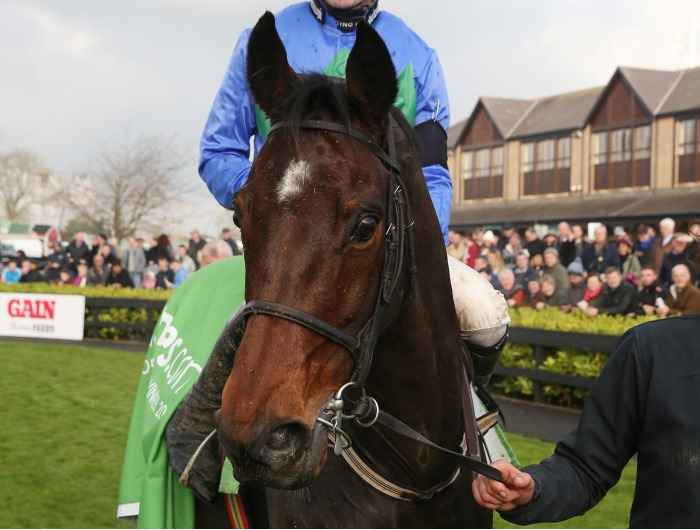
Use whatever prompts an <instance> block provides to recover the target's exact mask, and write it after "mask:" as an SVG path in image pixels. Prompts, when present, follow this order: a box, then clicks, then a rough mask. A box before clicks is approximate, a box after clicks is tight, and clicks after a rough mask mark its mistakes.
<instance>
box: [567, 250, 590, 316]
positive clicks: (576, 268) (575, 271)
mask: <svg viewBox="0 0 700 530" xmlns="http://www.w3.org/2000/svg"><path fill="white" fill-rule="evenodd" d="M566 272H567V273H568V275H569V293H568V295H567V297H566V303H565V304H564V306H563V309H564V310H565V311H569V310H571V308H573V307H576V305H577V304H578V303H579V302H580V301H581V300H583V295H584V294H585V292H586V282H585V273H584V271H583V265H582V264H581V260H580V259H575V260H574V261H572V262H571V263H570V264H569V266H568V267H567V268H566Z"/></svg>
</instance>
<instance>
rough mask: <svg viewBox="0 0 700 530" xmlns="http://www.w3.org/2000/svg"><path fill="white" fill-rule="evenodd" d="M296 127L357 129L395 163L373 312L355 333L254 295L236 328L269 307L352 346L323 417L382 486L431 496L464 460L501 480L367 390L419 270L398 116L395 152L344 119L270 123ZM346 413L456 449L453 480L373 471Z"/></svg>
mask: <svg viewBox="0 0 700 530" xmlns="http://www.w3.org/2000/svg"><path fill="white" fill-rule="evenodd" d="M290 128H299V129H305V130H315V131H325V132H332V133H338V134H342V135H345V136H350V137H352V138H354V139H355V140H357V141H359V142H360V143H362V144H364V145H365V146H366V147H368V148H369V149H370V150H371V151H372V153H373V154H374V155H375V156H376V157H377V158H378V159H379V160H380V161H381V162H382V164H383V165H384V166H385V167H386V168H387V169H388V170H389V173H390V183H389V190H388V197H387V220H386V223H385V226H386V227H387V228H386V231H385V234H384V237H385V246H384V265H383V269H382V272H381V282H380V286H379V293H378V296H377V300H376V303H375V306H374V312H373V314H372V316H371V317H370V318H369V319H368V321H367V322H366V323H365V324H364V325H363V326H362V328H361V329H360V330H359V332H358V333H357V334H356V335H351V334H349V333H347V332H346V331H344V330H342V329H339V328H337V327H335V326H333V325H331V324H329V323H328V322H325V321H324V320H321V319H319V318H317V317H315V316H313V315H311V314H309V313H306V312H305V311H302V310H300V309H297V308H294V307H291V306H287V305H283V304H278V303H275V302H270V301H266V300H251V301H249V302H247V303H246V304H245V305H244V306H243V307H241V309H240V310H239V311H238V313H237V314H236V315H235V316H234V319H233V329H234V330H236V335H238V337H242V335H243V332H244V331H245V323H246V320H247V319H248V318H249V317H250V316H253V315H266V316H269V317H274V318H279V319H282V320H287V321H289V322H293V323H295V324H297V325H299V326H302V327H305V328H307V329H309V330H311V331H313V332H314V333H316V334H318V335H320V336H322V337H324V338H325V339H327V340H329V341H331V342H333V343H335V344H337V345H339V346H341V347H342V348H343V349H344V350H345V351H347V353H348V354H349V355H350V357H351V358H352V360H353V373H352V376H351V378H350V381H349V382H348V383H346V384H344V385H343V386H342V387H341V388H340V389H339V390H338V391H337V392H336V394H335V395H334V397H333V398H332V399H331V400H330V401H329V403H328V404H327V405H326V407H325V408H324V409H323V410H322V412H321V414H320V415H319V417H318V418H317V420H316V421H317V422H319V423H321V424H323V425H325V426H326V427H327V428H328V431H329V441H330V442H331V445H332V446H333V449H334V453H335V454H336V455H338V456H342V457H343V458H344V460H345V461H346V462H347V463H348V465H350V467H351V468H352V469H353V470H354V471H355V472H356V473H357V474H358V475H359V476H360V477H361V478H362V479H363V480H365V481H366V482H368V483H369V484H370V485H371V486H373V487H374V488H375V489H377V490H379V491H381V492H382V493H384V494H386V495H389V496H390V497H393V498H396V499H401V500H409V501H410V500H424V499H429V498H432V497H433V496H434V495H435V494H436V493H438V492H440V491H442V490H443V489H445V488H447V487H448V486H449V485H451V484H452V483H453V482H454V481H455V480H456V479H457V477H458V476H459V472H460V469H461V468H467V469H469V470H471V471H473V472H475V473H479V474H482V475H485V476H487V477H489V478H491V479H493V480H497V481H499V482H502V481H503V479H502V477H501V473H500V471H499V470H497V469H496V468H494V467H492V466H489V465H488V464H485V463H484V462H482V461H481V460H479V459H478V458H475V457H474V456H467V455H465V454H463V453H459V452H457V451H453V450H450V449H447V448H445V447H441V446H439V445H437V444H435V443H433V442H432V441H430V440H429V439H427V438H426V437H425V436H424V435H422V434H421V433H419V432H417V431H416V430H414V429H413V428H411V427H409V426H408V425H406V424H405V423H404V422H402V421H401V420H399V419H398V418H395V417H394V416H392V415H391V414H389V413H387V412H385V411H383V410H380V408H379V404H378V403H377V401H376V400H375V399H374V398H372V397H370V396H368V395H367V394H366V391H365V382H366V380H367V377H368V375H369V372H370V370H371V367H372V360H373V357H374V349H375V346H376V344H377V340H378V338H379V336H380V334H381V332H382V331H383V330H384V328H385V326H386V324H387V322H386V320H387V318H386V317H387V311H388V310H389V308H390V307H392V304H393V303H394V302H395V301H397V300H399V301H400V299H402V298H403V294H404V293H403V292H400V289H398V286H399V280H400V279H401V276H402V274H404V273H407V274H408V282H409V283H408V285H409V292H411V291H412V287H413V282H414V281H415V274H416V265H415V241H414V238H415V235H414V230H413V228H414V218H413V216H412V214H411V210H410V205H409V201H408V195H407V189H406V186H405V185H404V182H403V180H402V178H401V166H400V164H399V162H398V161H397V158H396V143H395V139H394V132H393V127H392V125H391V122H390V123H389V125H388V127H387V144H388V152H387V151H385V150H384V149H383V148H382V147H381V146H379V145H378V144H377V143H376V142H375V141H374V140H373V139H372V138H370V137H369V136H367V135H366V134H364V133H362V132H360V131H357V130H355V129H352V128H351V127H349V126H348V127H345V126H343V125H341V124H338V123H334V122H329V121H323V120H305V121H302V122H300V123H299V124H291V123H290V122H286V121H282V122H278V123H276V124H274V125H273V126H272V128H271V129H270V131H269V133H268V138H269V136H271V135H272V134H274V133H275V132H277V131H280V130H282V129H290ZM465 381H466V379H465ZM352 388H354V389H356V391H359V393H360V398H359V399H354V400H351V399H349V398H348V397H347V396H346V395H345V394H346V393H349V392H348V391H349V390H350V389H352ZM466 392H467V393H468V392H469V390H468V389H467V390H466ZM467 399H468V403H466V402H465V404H464V405H463V406H464V407H467V406H469V407H471V406H472V404H471V400H470V398H467ZM472 418H473V416H472ZM345 421H352V424H353V425H355V426H356V427H360V428H369V427H372V426H373V425H375V424H379V425H382V426H383V427H384V428H386V429H389V430H391V431H393V432H394V433H396V434H399V435H401V436H403V437H406V438H408V439H411V440H413V441H415V442H418V443H421V444H424V445H428V446H430V447H431V448H433V449H435V450H437V451H439V452H441V453H442V454H443V455H447V456H448V457H451V459H452V460H453V461H454V462H455V465H456V470H455V472H453V473H452V474H451V476H450V477H449V478H448V480H446V481H444V482H442V483H440V484H438V485H436V486H434V487H432V488H430V489H428V490H416V489H412V488H406V487H402V486H398V485H396V484H393V483H391V482H390V481H389V480H387V479H385V478H383V477H381V475H379V474H378V473H376V472H375V471H373V470H372V469H371V468H370V467H369V466H368V465H367V464H366V463H365V462H364V461H363V460H362V459H361V458H360V456H359V455H358V454H357V453H356V452H355V451H354V450H353V448H352V440H351V438H350V435H349V434H348V432H347V431H346V430H344V429H343V422H345ZM472 423H473V421H472ZM468 427H469V425H465V431H466V430H467V429H468ZM465 436H468V433H467V432H465Z"/></svg>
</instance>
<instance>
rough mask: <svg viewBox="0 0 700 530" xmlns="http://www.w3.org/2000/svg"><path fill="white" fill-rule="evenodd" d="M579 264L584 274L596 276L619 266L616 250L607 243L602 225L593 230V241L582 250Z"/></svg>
mask: <svg viewBox="0 0 700 530" xmlns="http://www.w3.org/2000/svg"><path fill="white" fill-rule="evenodd" d="M581 262H582V263H583V268H584V269H585V270H586V272H589V273H591V272H594V273H596V274H603V272H605V270H606V269H607V268H609V267H619V266H620V258H619V257H618V255H617V248H616V247H615V245H614V244H613V243H609V242H608V229H607V228H606V227H605V226H604V225H600V226H598V227H597V228H596V229H595V241H593V243H590V244H589V245H587V246H586V247H585V248H584V249H583V252H582V253H581Z"/></svg>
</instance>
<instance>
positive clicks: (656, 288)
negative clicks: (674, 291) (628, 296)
mask: <svg viewBox="0 0 700 530" xmlns="http://www.w3.org/2000/svg"><path fill="white" fill-rule="evenodd" d="M639 281H640V284H641V285H640V287H639V310H638V313H639V314H640V315H653V314H654V313H655V312H656V308H657V307H659V305H660V302H663V300H664V298H666V292H665V290H664V289H663V287H661V284H659V276H658V274H656V271H655V270H654V269H653V267H650V266H647V267H643V268H642V272H641V273H640V275H639Z"/></svg>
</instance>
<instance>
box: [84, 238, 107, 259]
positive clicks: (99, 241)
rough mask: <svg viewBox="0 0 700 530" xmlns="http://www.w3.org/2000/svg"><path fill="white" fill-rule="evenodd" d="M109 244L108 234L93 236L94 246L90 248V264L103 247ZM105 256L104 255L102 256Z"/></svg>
mask: <svg viewBox="0 0 700 530" xmlns="http://www.w3.org/2000/svg"><path fill="white" fill-rule="evenodd" d="M106 244H107V234H97V235H96V236H95V237H93V238H92V248H91V249H90V261H89V262H88V265H92V261H93V260H94V259H95V256H97V254H99V253H100V252H101V251H102V247H103V246H104V245H106ZM102 257H104V255H103V256H102Z"/></svg>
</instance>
